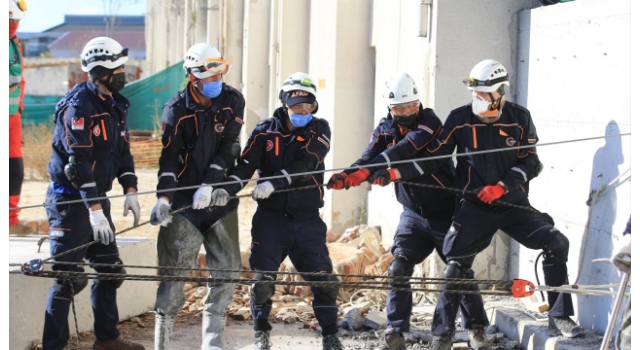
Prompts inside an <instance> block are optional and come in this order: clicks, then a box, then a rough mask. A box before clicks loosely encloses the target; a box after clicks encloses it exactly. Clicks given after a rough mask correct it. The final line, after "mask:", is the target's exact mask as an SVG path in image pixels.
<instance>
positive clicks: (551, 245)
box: [542, 227, 569, 264]
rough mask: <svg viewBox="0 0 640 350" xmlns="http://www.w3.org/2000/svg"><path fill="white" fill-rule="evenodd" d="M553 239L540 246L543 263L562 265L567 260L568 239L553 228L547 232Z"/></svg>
mask: <svg viewBox="0 0 640 350" xmlns="http://www.w3.org/2000/svg"><path fill="white" fill-rule="evenodd" d="M549 234H550V235H553V238H552V239H551V240H550V241H549V242H547V243H546V244H545V245H543V246H542V252H543V253H544V261H545V262H546V263H548V264H553V263H561V264H564V263H566V262H567V260H568V259H569V239H568V238H567V236H565V235H563V234H562V232H560V231H558V229H556V228H555V227H554V228H552V229H551V230H550V231H549Z"/></svg>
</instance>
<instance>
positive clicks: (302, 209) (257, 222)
mask: <svg viewBox="0 0 640 350" xmlns="http://www.w3.org/2000/svg"><path fill="white" fill-rule="evenodd" d="M287 119H288V116H287V114H286V110H285V109H284V107H283V108H278V109H277V110H276V111H275V112H274V114H273V117H271V118H269V119H267V120H264V121H261V122H260V123H258V125H257V126H256V128H255V129H254V130H253V132H252V133H251V136H250V138H249V140H248V141H247V145H246V146H245V149H244V151H243V153H242V157H241V160H240V161H239V162H238V166H237V168H236V169H234V170H233V172H232V174H231V175H230V176H229V177H230V179H232V180H248V179H250V178H251V177H252V175H253V173H254V172H255V171H256V169H257V170H258V174H259V175H260V177H261V178H264V177H270V176H278V175H280V176H283V177H282V178H279V179H273V180H259V183H262V182H263V181H271V183H272V184H273V186H274V188H275V189H276V190H278V189H284V188H290V187H292V188H295V187H305V186H310V185H316V186H318V187H314V188H309V189H304V190H296V191H290V192H276V193H273V194H271V196H269V197H268V198H266V199H260V200H258V209H257V211H256V213H255V215H254V217H253V223H252V227H251V238H252V243H251V255H250V257H249V264H250V266H251V269H252V270H266V271H277V270H278V268H279V267H280V263H281V262H282V261H283V260H284V259H285V258H286V257H287V256H289V259H291V262H292V263H293V265H294V266H295V268H296V270H297V271H300V272H321V271H324V272H327V273H331V272H332V271H333V265H332V263H331V259H330V258H329V251H328V249H327V246H326V233H327V226H326V224H325V223H324V222H323V221H322V219H321V218H320V215H319V209H320V208H322V207H323V206H324V200H323V197H324V188H323V187H322V184H323V183H324V174H323V173H322V170H324V158H325V156H326V155H327V153H328V152H329V145H330V142H331V129H330V128H329V124H328V123H327V122H326V121H325V120H323V119H319V118H315V117H313V118H312V120H311V121H310V122H309V123H308V124H307V125H306V126H304V127H300V128H296V129H295V130H294V131H289V129H288V127H287V124H286V122H287ZM314 170H317V171H320V172H319V173H315V174H312V175H305V176H295V174H298V173H303V172H310V171H314ZM241 188H242V185H239V184H229V185H227V186H226V187H225V189H226V190H227V191H228V192H229V193H230V194H231V195H233V194H235V193H237V192H238V191H239V190H240V189H241ZM275 277H276V276H272V275H258V276H256V277H255V279H257V280H261V279H268V280H273V279H275ZM303 277H304V278H305V279H306V280H334V281H337V278H336V277H335V276H330V277H308V276H303ZM274 291H275V287H274V286H273V285H266V284H259V283H258V284H256V285H255V286H254V288H253V289H252V298H251V311H252V314H253V318H254V329H255V330H256V331H267V330H271V325H269V322H268V317H269V312H270V311H271V296H272V295H273V293H274ZM311 291H312V292H313V294H314V300H313V310H314V312H315V315H316V318H317V319H318V322H319V324H320V327H322V333H323V335H329V334H335V333H337V331H338V329H337V314H338V308H337V306H336V298H337V295H338V287H337V286H330V287H322V288H320V287H312V288H311Z"/></svg>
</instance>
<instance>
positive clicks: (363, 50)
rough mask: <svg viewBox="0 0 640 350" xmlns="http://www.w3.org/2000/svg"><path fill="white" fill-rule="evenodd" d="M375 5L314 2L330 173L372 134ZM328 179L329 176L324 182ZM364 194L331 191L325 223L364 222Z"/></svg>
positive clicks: (314, 48)
mask: <svg viewBox="0 0 640 350" xmlns="http://www.w3.org/2000/svg"><path fill="white" fill-rule="evenodd" d="M371 6H372V5H371V2H370V1H366V0H357V1H356V0H354V1H338V0H321V1H320V0H312V1H311V12H310V20H309V22H310V41H309V42H311V43H313V45H311V46H310V47H309V73H310V74H311V76H313V77H314V78H315V79H316V81H317V83H318V102H319V104H320V108H319V111H318V114H317V116H318V117H321V118H324V119H326V120H327V121H329V124H330V125H331V130H332V140H331V147H332V150H331V152H329V155H328V156H327V158H326V159H325V165H326V167H327V169H332V168H337V167H345V166H348V165H350V164H351V163H352V162H353V161H354V160H355V159H357V158H359V157H360V154H361V152H362V151H363V150H364V148H365V147H366V145H367V143H368V140H369V137H370V135H371V131H372V130H373V120H372V118H371V116H372V115H373V92H374V60H375V56H374V52H373V50H372V48H371V47H370V44H369V43H370V29H371ZM296 22H299V20H298V21H296ZM346 57H348V59H347V58H346ZM330 176H331V173H327V174H326V175H325V183H326V182H327V181H328V179H329V177H330ZM365 191H366V188H364V187H360V188H354V189H350V190H349V191H348V192H347V191H327V192H326V194H325V207H324V213H323V219H324V220H325V222H327V224H328V225H329V226H330V227H331V228H332V229H333V230H334V231H337V232H342V231H343V230H344V229H345V228H346V227H348V226H351V225H354V224H358V223H360V222H362V223H366V205H365V198H366V195H365V193H366V192H365Z"/></svg>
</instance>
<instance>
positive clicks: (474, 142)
mask: <svg viewBox="0 0 640 350" xmlns="http://www.w3.org/2000/svg"><path fill="white" fill-rule="evenodd" d="M471 130H472V131H473V148H478V138H477V136H476V127H475V126H474V127H472V128H471Z"/></svg>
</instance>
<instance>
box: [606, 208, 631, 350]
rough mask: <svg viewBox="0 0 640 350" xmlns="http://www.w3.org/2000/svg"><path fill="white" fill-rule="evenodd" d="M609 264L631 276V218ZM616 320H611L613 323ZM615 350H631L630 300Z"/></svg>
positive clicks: (623, 315) (623, 316)
mask: <svg viewBox="0 0 640 350" xmlns="http://www.w3.org/2000/svg"><path fill="white" fill-rule="evenodd" d="M611 263H612V264H613V265H614V266H615V267H616V268H617V269H618V270H619V271H620V272H623V273H628V274H631V218H629V221H627V228H626V229H625V230H624V233H623V235H622V241H621V242H620V243H619V244H618V245H617V246H616V248H615V250H614V251H613V254H612V256H611ZM615 321H616V320H611V322H615ZM616 350H631V298H629V301H628V302H627V307H626V308H625V309H624V313H623V314H622V321H621V323H620V329H619V330H618V336H617V337H616Z"/></svg>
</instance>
